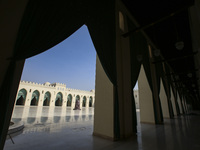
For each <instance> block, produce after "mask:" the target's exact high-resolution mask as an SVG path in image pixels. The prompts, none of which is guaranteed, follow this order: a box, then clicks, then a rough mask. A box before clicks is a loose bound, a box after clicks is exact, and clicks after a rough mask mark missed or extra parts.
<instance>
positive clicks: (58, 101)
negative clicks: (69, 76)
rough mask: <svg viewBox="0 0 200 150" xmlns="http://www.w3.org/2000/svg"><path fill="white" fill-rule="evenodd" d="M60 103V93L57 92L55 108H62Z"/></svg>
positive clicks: (61, 97)
mask: <svg viewBox="0 0 200 150" xmlns="http://www.w3.org/2000/svg"><path fill="white" fill-rule="evenodd" d="M62 101H63V95H62V93H61V92H59V93H58V94H57V95H56V100H55V106H62Z"/></svg>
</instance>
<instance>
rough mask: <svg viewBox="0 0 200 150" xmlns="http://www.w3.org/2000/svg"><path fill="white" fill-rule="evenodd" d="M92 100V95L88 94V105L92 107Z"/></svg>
mask: <svg viewBox="0 0 200 150" xmlns="http://www.w3.org/2000/svg"><path fill="white" fill-rule="evenodd" d="M92 102H93V98H92V96H90V100H89V107H92Z"/></svg>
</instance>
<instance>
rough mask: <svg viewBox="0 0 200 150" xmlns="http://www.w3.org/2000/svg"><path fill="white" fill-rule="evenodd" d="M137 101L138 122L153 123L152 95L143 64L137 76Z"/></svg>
mask: <svg viewBox="0 0 200 150" xmlns="http://www.w3.org/2000/svg"><path fill="white" fill-rule="evenodd" d="M138 88H139V102H140V122H142V123H153V124H154V123H155V117H154V109H153V95H152V92H151V89H150V87H149V84H148V81H147V77H146V74H145V72H144V68H143V65H142V66H141V70H140V74H139V78H138Z"/></svg>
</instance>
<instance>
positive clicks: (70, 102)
mask: <svg viewBox="0 0 200 150" xmlns="http://www.w3.org/2000/svg"><path fill="white" fill-rule="evenodd" d="M67 106H70V107H71V106H72V95H71V94H69V95H68V96H67Z"/></svg>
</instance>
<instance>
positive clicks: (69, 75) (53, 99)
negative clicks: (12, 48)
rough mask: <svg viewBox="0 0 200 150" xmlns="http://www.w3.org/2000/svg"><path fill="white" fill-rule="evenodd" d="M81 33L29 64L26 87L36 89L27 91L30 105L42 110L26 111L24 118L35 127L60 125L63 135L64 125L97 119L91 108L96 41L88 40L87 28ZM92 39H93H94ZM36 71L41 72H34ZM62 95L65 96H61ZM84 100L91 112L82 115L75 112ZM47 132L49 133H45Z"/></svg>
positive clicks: (32, 59) (35, 58)
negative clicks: (83, 119) (77, 104)
mask: <svg viewBox="0 0 200 150" xmlns="http://www.w3.org/2000/svg"><path fill="white" fill-rule="evenodd" d="M77 32H79V34H77V33H76V32H75V33H74V34H73V35H71V36H70V37H69V38H68V39H66V40H64V41H63V42H61V43H60V44H58V45H57V46H55V48H51V49H49V50H48V51H46V52H43V53H41V54H39V55H37V56H34V57H31V58H29V59H27V60H26V62H25V66H24V71H23V74H22V78H21V80H22V81H23V84H24V83H25V84H31V85H33V86H34V88H32V87H31V88H29V87H28V88H27V91H28V92H27V102H29V103H27V104H26V105H27V106H30V105H33V106H38V107H30V109H32V110H31V112H32V114H31V113H29V114H27V115H26V114H25V111H23V112H22V116H25V117H26V116H27V117H28V118H29V120H28V122H33V125H34V124H39V123H41V122H42V123H44V122H46V123H52V124H53V123H57V125H56V127H57V128H58V131H59V129H60V128H61V127H63V124H64V123H66V122H67V123H68V122H70V124H73V123H74V121H75V120H77V118H81V119H78V120H79V121H81V120H82V118H85V120H86V121H89V116H90V118H92V119H93V116H94V111H93V109H89V108H88V106H89V96H91V95H94V92H90V90H93V89H94V87H95V67H96V65H95V64H96V51H95V49H94V46H93V44H92V40H91V39H89V40H90V41H88V40H87V37H86V36H87V35H89V32H88V30H87V27H86V26H85V25H84V26H83V27H81V29H80V30H79V31H77ZM75 34H76V35H75ZM79 37H83V40H82V41H81V40H80V39H79ZM88 37H89V38H90V36H88ZM67 41H69V42H67ZM73 43H74V44H73ZM69 45H70V46H69ZM86 45H89V47H86ZM51 56H53V58H52V57H51ZM35 70H37V72H32V71H35ZM22 81H21V82H22ZM54 83H55V84H54ZM63 83H64V84H66V85H65V87H64V86H63V85H61V84H63ZM35 89H38V91H39V92H40V95H39V94H38V96H35V97H33V96H32V93H33V91H34V90H35ZM46 91H49V92H50V94H51V95H50V96H48V95H46V94H45V92H46ZM79 91H81V92H79ZM93 91H94V90H93ZM58 92H60V93H61V94H58ZM45 95H46V96H45ZM77 95H78V96H77ZM31 96H32V97H31ZM84 96H86V100H87V101H86V102H87V104H86V102H85V104H84V106H85V107H86V106H87V108H84V109H82V110H80V111H79V110H77V111H76V110H73V109H74V107H75V103H77V102H79V105H80V108H81V107H82V100H83V97H84ZM42 106H47V107H42ZM54 106H55V107H54ZM61 106H62V107H61ZM40 108H42V110H40ZM44 108H45V109H44ZM33 109H35V111H34V110H33ZM36 109H37V110H36ZM87 109H88V110H87ZM16 110H17V109H16ZM33 112H34V113H35V114H36V115H37V116H34V117H35V118H36V119H35V120H37V121H31V119H30V118H31V117H29V116H32V115H33ZM78 116H80V117H78ZM39 117H41V118H39ZM44 117H45V118H44ZM47 118H48V119H47ZM26 123H27V122H25V125H26ZM59 123H60V124H59ZM83 123H84V122H83ZM61 124H62V125H61ZM91 124H92V125H93V121H91ZM53 127H55V126H54V125H53V126H52V127H49V128H50V129H49V130H51V129H52V128H53ZM65 127H66V128H67V127H68V126H67V125H66V126H65ZM41 128H42V127H41ZM46 131H47V130H46V129H45V130H43V131H42V132H46ZM47 139H48V138H47Z"/></svg>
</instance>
